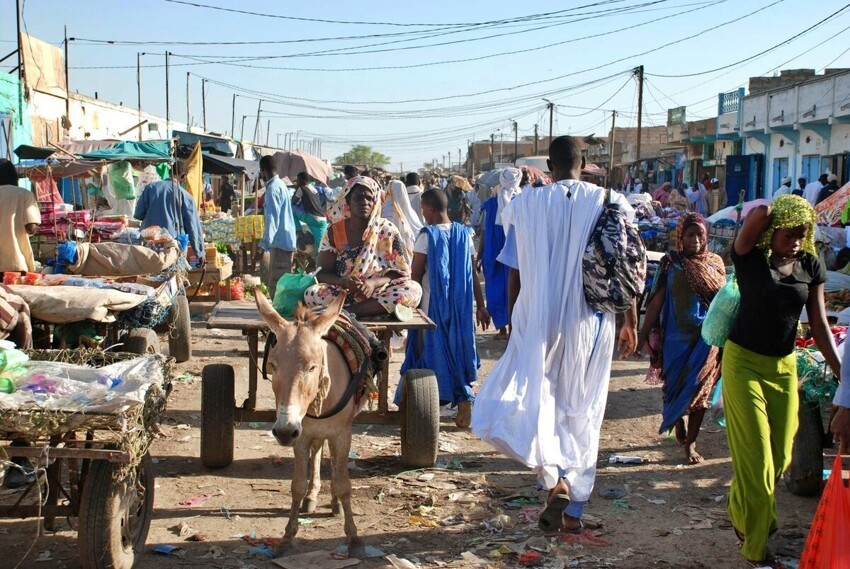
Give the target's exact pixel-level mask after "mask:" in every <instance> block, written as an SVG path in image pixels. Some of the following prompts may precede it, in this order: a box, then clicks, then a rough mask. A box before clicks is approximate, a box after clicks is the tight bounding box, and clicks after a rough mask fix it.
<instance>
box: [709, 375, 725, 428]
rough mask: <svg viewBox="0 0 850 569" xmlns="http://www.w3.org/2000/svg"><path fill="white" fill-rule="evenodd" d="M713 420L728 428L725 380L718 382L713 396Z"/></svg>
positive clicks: (721, 379)
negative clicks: (724, 402) (725, 407)
mask: <svg viewBox="0 0 850 569" xmlns="http://www.w3.org/2000/svg"><path fill="white" fill-rule="evenodd" d="M711 418H712V419H714V422H715V423H717V424H718V425H720V426H721V427H723V428H724V429H725V428H726V412H725V411H724V409H723V378H722V377H721V378H720V379H718V380H717V385H715V386H714V393H713V394H712V395H711Z"/></svg>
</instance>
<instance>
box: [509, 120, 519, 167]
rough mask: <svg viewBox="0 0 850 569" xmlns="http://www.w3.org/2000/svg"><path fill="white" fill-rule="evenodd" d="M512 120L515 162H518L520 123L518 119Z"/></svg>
mask: <svg viewBox="0 0 850 569" xmlns="http://www.w3.org/2000/svg"><path fill="white" fill-rule="evenodd" d="M511 122H512V123H514V162H516V160H517V158H519V125H517V122H516V121H511Z"/></svg>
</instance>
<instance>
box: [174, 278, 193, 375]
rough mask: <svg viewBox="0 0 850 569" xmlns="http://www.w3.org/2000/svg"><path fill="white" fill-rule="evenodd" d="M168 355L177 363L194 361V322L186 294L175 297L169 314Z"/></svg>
mask: <svg viewBox="0 0 850 569" xmlns="http://www.w3.org/2000/svg"><path fill="white" fill-rule="evenodd" d="M168 328H169V330H168V332H169V334H168V353H169V354H170V355H171V357H173V358H174V359H175V360H177V363H183V362H188V361H189V360H191V359H192V322H191V315H190V313H189V299H188V298H186V295H185V294H184V293H181V294H178V295H177V296H176V297H174V304H173V305H172V306H171V310H170V311H169V313H168Z"/></svg>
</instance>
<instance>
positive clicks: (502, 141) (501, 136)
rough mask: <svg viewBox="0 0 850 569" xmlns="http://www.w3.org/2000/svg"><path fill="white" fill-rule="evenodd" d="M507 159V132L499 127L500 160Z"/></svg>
mask: <svg viewBox="0 0 850 569" xmlns="http://www.w3.org/2000/svg"><path fill="white" fill-rule="evenodd" d="M504 160H505V133H504V132H502V129H499V162H503V161H504Z"/></svg>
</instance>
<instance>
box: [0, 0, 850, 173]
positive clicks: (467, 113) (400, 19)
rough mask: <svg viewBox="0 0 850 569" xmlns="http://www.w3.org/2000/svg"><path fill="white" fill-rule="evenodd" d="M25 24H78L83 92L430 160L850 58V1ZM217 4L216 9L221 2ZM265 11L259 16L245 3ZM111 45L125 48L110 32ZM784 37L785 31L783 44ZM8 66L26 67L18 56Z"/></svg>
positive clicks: (473, 4)
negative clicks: (476, 144)
mask: <svg viewBox="0 0 850 569" xmlns="http://www.w3.org/2000/svg"><path fill="white" fill-rule="evenodd" d="M21 2H22V6H23V20H24V28H25V31H26V32H28V33H29V34H31V35H33V36H36V37H38V38H40V39H42V40H44V41H47V42H50V43H53V44H55V45H57V46H61V45H62V41H63V37H64V29H63V27H64V26H67V27H68V35H69V37H71V38H74V39H73V40H72V41H71V42H70V43H69V49H70V56H69V63H70V87H71V89H72V90H74V91H78V92H80V93H83V94H86V95H89V96H93V95H94V93H95V92H97V93H98V97H99V98H101V99H104V100H107V101H110V102H114V103H119V102H120V103H123V104H124V105H127V106H131V107H134V108H135V106H136V104H137V97H136V59H137V53H140V52H141V53H144V55H143V56H142V57H141V61H142V66H143V68H142V73H141V84H142V108H143V110H145V111H148V112H152V113H156V114H159V115H162V116H165V69H164V61H165V57H164V53H165V51H166V50H167V51H169V52H170V53H172V54H174V55H173V56H172V57H171V70H170V82H169V83H170V90H169V95H170V100H171V103H170V108H171V116H172V117H174V119H175V120H179V121H181V122H183V121H185V120H186V77H187V75H186V74H187V72H188V73H190V74H191V75H190V76H189V80H190V88H189V92H190V98H189V106H190V116H191V120H192V122H193V123H194V124H196V125H200V124H201V123H202V112H201V85H202V78H203V79H206V80H207V81H206V83H205V85H206V104H207V127H208V129H209V130H213V131H216V132H220V133H228V134H229V133H230V132H231V122H232V120H233V112H232V101H233V94H234V93H236V94H237V95H238V96H237V99H236V112H235V123H236V135H237V137H238V136H239V135H240V130H241V124H242V117H243V116H245V117H246V118H245V137H246V138H251V137H252V136H253V133H254V129H255V122H256V115H257V108H258V104H259V101H260V99H262V100H263V102H262V112H261V119H260V124H259V130H260V136H259V140H258V141H259V142H261V143H263V142H265V140H266V131H267V125H268V124H269V123H268V122H267V121H269V120H271V123H270V128H268V131H269V138H268V139H269V141H270V143H271V145H272V146H275V145H276V141H277V140H278V139H279V140H280V143H281V145H283V142H284V140H285V139H286V138H287V133H296V134H295V135H293V138H300V139H302V140H305V141H306V140H313V139H316V138H318V139H320V140H322V156H323V157H324V158H330V159H333V158H334V157H336V156H339V155H341V154H343V153H344V152H345V151H346V150H347V149H348V148H350V146H351V145H354V144H366V145H369V146H372V147H373V148H374V149H375V150H377V151H380V152H382V153H384V154H386V155H388V156H390V157H391V160H392V161H391V164H390V168H391V169H393V170H395V169H404V170H410V169H416V168H419V167H421V166H422V164H423V163H425V162H430V161H431V160H432V159H436V160H437V162H441V161H442V157H443V156H445V155H447V154H448V153H451V154H452V159H453V160H454V161H455V162H457V152H458V150H461V152H462V156H463V157H464V158H465V154H466V147H467V142H468V141H470V140H484V139H486V138H489V137H490V135H491V134H495V139H496V144H499V140H500V138H503V139H504V141H505V145H506V146H507V145H508V144H509V141H511V142H512V141H513V130H512V129H513V126H512V124H513V123H512V121H516V123H517V128H518V132H519V135H520V136H526V135H531V134H532V133H533V131H534V125H535V124H537V125H538V126H539V131H540V133H541V136H545V135H547V134H548V129H549V116H548V112H547V110H546V102H545V101H544V100H543V99H544V98H545V99H548V100H550V101H552V102H553V103H554V104H555V113H554V125H553V130H554V133H555V135H558V134H581V135H587V134H591V133H596V134H597V135H598V136H604V135H607V133H608V130H609V129H610V124H611V111H612V110H616V111H617V113H618V116H617V119H616V120H617V126H635V124H636V109H637V82H636V80H635V77H634V74H633V72H632V70H633V69H634V68H635V67H637V66H639V65H643V66H644V69H645V73H646V81H645V87H644V121H643V124H644V125H649V126H653V125H661V124H665V123H666V113H667V109H669V108H673V107H678V106H687V117H688V119H690V120H697V119H700V118H707V117H712V116H715V115H716V106H717V94H718V93H722V92H727V91H732V90H735V89H737V88H738V87H746V84H747V80H748V78H749V77H751V76H765V75H773V74H775V73H776V72H777V71H778V70H779V69H791V68H813V69H816V70H818V71H820V70H821V69H823V68H825V67H832V68H835V67H850V48H849V47H848V46H850V33H848V32H850V4H848V3H846V2H844V1H841V0H816V1H812V0H570V1H560V2H551V1H550V2H543V1H540V0H525V1H523V2H508V1H505V0H484V1H481V0H461V1H458V0H454V1H447V0H432V1H430V2H399V1H397V0H396V1H389V0H374V1H370V0H361V1H359V2H354V1H351V0H321V1H317V2H298V3H294V2H286V3H284V2H279V1H275V0H253V1H252V2H245V1H239V2H236V1H234V0H21ZM216 8H218V9H216ZM245 12H251V13H245ZM110 42H114V43H110ZM783 42H785V43H783ZM14 48H15V0H0V52H2V55H5V54H6V53H8V52H9V51H12V50H13V49H14ZM7 64H8V62H5V63H3V64H0V65H3V66H4V67H5V69H4V71H6V72H8V71H10V70H11V68H12V67H14V64H12V65H7Z"/></svg>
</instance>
